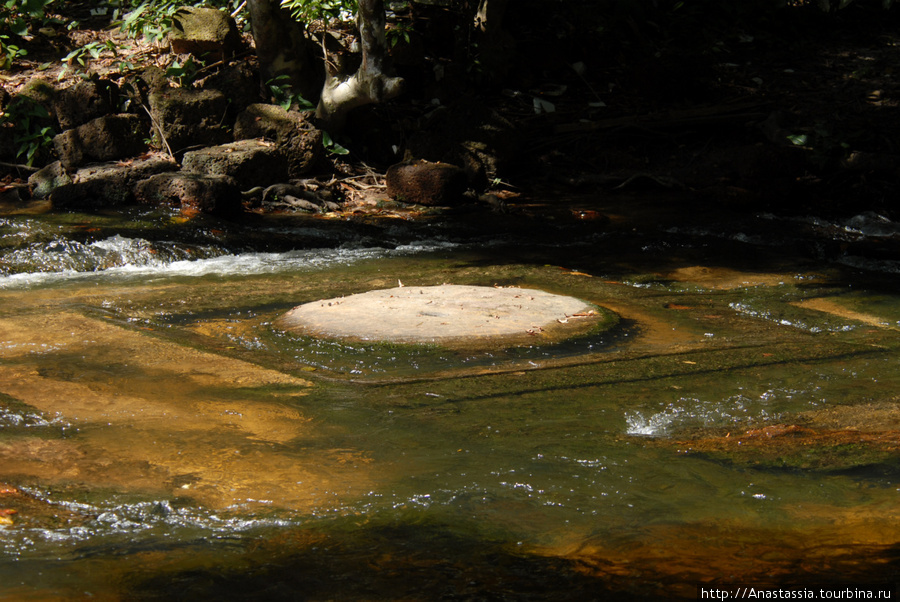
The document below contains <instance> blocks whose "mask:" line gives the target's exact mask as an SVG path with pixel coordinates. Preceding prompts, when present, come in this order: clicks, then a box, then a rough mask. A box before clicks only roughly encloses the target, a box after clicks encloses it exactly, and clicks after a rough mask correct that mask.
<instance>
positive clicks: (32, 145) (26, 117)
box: [0, 96, 56, 167]
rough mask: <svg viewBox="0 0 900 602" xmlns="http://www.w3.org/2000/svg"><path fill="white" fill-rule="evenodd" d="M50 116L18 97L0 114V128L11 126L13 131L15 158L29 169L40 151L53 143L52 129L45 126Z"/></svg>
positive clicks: (34, 104)
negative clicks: (20, 160) (23, 161)
mask: <svg viewBox="0 0 900 602" xmlns="http://www.w3.org/2000/svg"><path fill="white" fill-rule="evenodd" d="M49 118H50V114H49V113H47V109H45V108H44V107H43V106H41V105H40V104H38V103H36V102H35V101H33V100H32V99H30V98H28V97H25V96H19V97H17V98H16V99H15V100H13V101H12V102H11V103H10V104H9V106H8V107H7V108H6V110H5V111H4V112H2V113H0V126H6V125H7V124H11V125H12V127H13V128H14V131H15V138H14V144H15V145H16V148H17V152H16V158H24V159H25V161H26V164H27V165H28V166H29V167H31V166H32V165H33V164H34V161H35V159H37V158H38V157H39V156H40V154H41V151H42V150H43V149H45V148H47V147H48V146H49V145H50V144H51V143H52V142H53V136H54V135H55V133H56V132H54V130H53V128H52V127H50V126H49V125H46V123H47V121H48V120H49Z"/></svg>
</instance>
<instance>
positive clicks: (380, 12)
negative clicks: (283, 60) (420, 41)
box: [316, 0, 403, 133]
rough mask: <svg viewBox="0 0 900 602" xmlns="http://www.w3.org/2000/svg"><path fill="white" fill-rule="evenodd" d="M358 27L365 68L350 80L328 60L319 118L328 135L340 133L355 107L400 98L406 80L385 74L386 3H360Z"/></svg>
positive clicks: (365, 0)
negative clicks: (334, 68) (329, 133)
mask: <svg viewBox="0 0 900 602" xmlns="http://www.w3.org/2000/svg"><path fill="white" fill-rule="evenodd" d="M357 26H358V28H359V37H360V42H361V46H362V64H361V65H360V67H359V69H358V70H357V71H356V73H354V74H353V75H351V76H347V75H346V74H343V73H337V72H333V70H332V68H331V67H330V64H329V62H328V61H327V60H326V78H325V86H324V88H323V89H322V96H321V98H320V99H319V106H318V109H317V110H316V116H317V117H318V118H319V120H320V121H321V123H322V126H323V127H324V128H325V129H327V130H328V131H329V132H332V133H334V132H336V131H339V130H340V129H341V128H342V127H343V125H344V122H345V120H346V117H347V113H348V112H350V111H351V110H352V109H355V108H356V107H360V106H363V105H367V104H372V103H378V102H384V101H386V100H390V99H391V98H394V97H395V96H397V95H398V94H400V92H401V90H402V85H403V80H402V79H401V78H399V77H391V76H390V75H389V74H388V73H386V68H385V56H386V54H387V44H386V43H385V34H384V30H385V14H384V0H359V13H358V14H357Z"/></svg>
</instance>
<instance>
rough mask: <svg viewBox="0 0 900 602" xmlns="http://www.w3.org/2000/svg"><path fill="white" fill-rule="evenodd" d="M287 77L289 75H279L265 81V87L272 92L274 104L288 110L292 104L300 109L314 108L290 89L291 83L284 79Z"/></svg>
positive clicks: (287, 78)
mask: <svg viewBox="0 0 900 602" xmlns="http://www.w3.org/2000/svg"><path fill="white" fill-rule="evenodd" d="M289 79H290V77H288V76H287V75H279V76H277V77H275V78H274V79H270V80H269V81H267V82H266V87H267V88H268V89H269V92H270V93H271V94H272V98H273V99H274V100H275V104H277V105H279V106H280V107H281V108H283V109H284V110H285V111H288V110H290V108H291V107H292V106H294V105H296V106H297V108H298V109H299V110H301V111H312V110H314V109H315V108H316V107H315V106H314V105H313V104H312V103H311V102H309V101H308V100H306V99H305V98H303V96H301V95H300V94H297V93H295V92H294V91H293V90H292V88H291V85H290V84H289V83H287V81H286V80H289Z"/></svg>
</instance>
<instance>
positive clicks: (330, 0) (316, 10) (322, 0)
mask: <svg viewBox="0 0 900 602" xmlns="http://www.w3.org/2000/svg"><path fill="white" fill-rule="evenodd" d="M281 6H283V7H284V8H287V9H288V10H290V11H291V16H293V17H294V18H295V19H296V20H298V21H300V22H302V23H309V22H311V21H318V20H329V19H339V20H341V21H346V20H349V19H351V18H352V17H353V15H355V14H356V10H357V8H358V6H357V3H356V0H281Z"/></svg>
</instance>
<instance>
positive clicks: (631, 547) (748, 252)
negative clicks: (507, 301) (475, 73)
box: [0, 214, 900, 600]
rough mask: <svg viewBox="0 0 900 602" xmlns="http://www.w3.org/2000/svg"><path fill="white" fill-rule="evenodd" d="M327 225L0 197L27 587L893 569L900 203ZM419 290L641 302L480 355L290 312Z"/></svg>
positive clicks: (7, 421) (393, 585) (653, 578)
mask: <svg viewBox="0 0 900 602" xmlns="http://www.w3.org/2000/svg"><path fill="white" fill-rule="evenodd" d="M323 224H324V222H315V221H310V222H297V223H295V222H287V221H279V222H276V223H270V222H264V223H261V224H256V225H254V226H253V227H252V228H250V229H244V230H240V231H239V232H238V233H237V234H235V233H234V232H233V231H229V228H233V229H236V228H235V227H234V226H229V225H228V224H215V223H211V224H198V223H197V222H195V223H188V224H183V223H181V222H171V221H169V218H168V217H166V216H146V215H140V214H136V215H130V216H106V217H101V216H41V217H8V218H3V219H0V235H2V242H0V262H2V263H0V521H2V522H0V555H2V559H3V560H2V562H0V599H9V600H18V599H61V598H64V599H106V600H118V599H121V600H154V599H160V600H172V599H185V600H202V599H247V600H256V599H267V600H269V599H271V600H277V599H283V600H296V599H436V598H449V599H459V598H465V599H472V598H474V599H554V600H559V599H579V600H583V599H610V598H616V597H621V598H623V599H635V598H648V599H656V598H659V597H681V598H693V597H695V596H696V592H697V589H696V588H697V586H698V585H699V584H709V583H723V584H725V583H751V584H753V583H757V584H772V583H818V584H824V583H851V584H859V583H882V582H896V580H897V576H898V564H897V558H898V550H900V548H898V542H900V521H898V520H897V519H898V518H900V505H898V495H900V491H898V477H900V469H898V468H900V465H898V463H897V445H898V442H900V438H898V433H900V417H898V412H897V409H896V405H897V401H898V393H897V392H898V391H900V382H898V380H900V369H898V364H897V357H898V356H897V348H898V345H900V341H898V336H897V335H898V330H900V304H898V297H897V294H896V289H895V288H893V287H892V286H890V285H888V284H887V283H888V282H889V280H890V279H891V278H892V277H894V276H893V274H894V273H895V271H896V270H895V265H896V264H895V263H894V262H893V259H891V258H890V257H886V256H884V255H883V254H877V253H876V254H874V255H872V254H869V255H867V256H866V257H865V258H864V257H863V256H861V255H860V256H857V255H854V254H853V253H854V251H855V250H856V249H858V248H860V245H880V246H882V247H883V246H884V245H889V244H892V243H893V242H894V239H895V238H896V237H897V236H898V229H897V226H896V224H893V223H891V222H889V221H886V220H884V219H881V218H878V217H877V216H871V215H863V216H857V217H856V218H854V220H850V221H847V222H835V221H831V222H826V221H824V220H820V219H813V218H805V219H804V220H798V219H794V220H781V219H779V218H775V217H774V216H770V215H764V216H759V217H758V218H756V219H755V220H753V222H752V224H747V225H746V227H745V228H741V229H740V230H735V229H733V228H732V229H730V230H729V229H724V228H720V227H718V226H715V225H710V224H707V225H705V226H692V227H691V228H686V227H682V226H678V225H671V226H665V227H661V228H660V229H659V230H658V231H656V232H655V233H649V234H648V233H647V232H645V231H641V232H638V231H629V233H628V234H627V236H626V235H623V234H622V233H621V232H618V233H617V231H616V230H615V228H607V227H604V226H600V225H598V226H597V227H596V228H594V229H591V228H588V227H584V226H578V229H574V227H573V229H572V230H567V228H568V226H566V225H564V224H563V225H559V226H558V227H557V226H554V228H556V229H555V230H553V231H552V232H549V233H548V232H544V234H545V235H546V236H545V237H544V238H542V237H541V236H533V235H532V234H528V233H526V235H524V236H521V237H518V238H517V237H516V236H515V235H513V234H509V233H506V234H504V233H498V232H492V233H490V234H486V233H485V232H484V231H483V230H479V229H475V230H466V229H465V228H463V229H461V230H460V231H458V232H456V233H455V234H454V233H453V232H452V231H450V230H449V229H448V230H443V229H441V228H439V227H437V226H428V225H426V226H408V227H403V226H393V225H388V226H383V227H381V228H380V229H370V228H368V227H366V228H355V229H354V228H350V227H347V228H344V229H342V228H336V227H334V226H333V225H323ZM798 224H799V225H798ZM541 229H542V231H545V230H547V229H548V227H547V226H546V225H542V226H541ZM801 229H805V231H806V232H807V238H806V239H804V240H802V241H800V242H798V241H797V240H791V241H790V242H785V238H784V237H783V236H782V233H783V232H793V233H796V232H797V231H798V230H801ZM773 230H775V231H773ZM573 234H574V235H573ZM779 240H780V241H781V242H778V241H779ZM560 241H562V242H560ZM623 241H627V242H623ZM798 245H799V246H800V247H802V248H803V249H804V252H803V253H801V254H798V255H796V256H793V257H792V256H786V255H789V254H790V253H791V252H795V251H796V250H797V247H798ZM854 245H855V246H854ZM865 248H868V246H866V247H865ZM879 248H880V247H879ZM773 249H774V251H773ZM833 249H838V251H833ZM748 257H757V258H758V261H756V262H748ZM773 257H777V259H773ZM703 258H707V261H703ZM751 264H752V265H751ZM398 282H402V283H404V284H405V285H431V284H441V283H445V282H452V283H454V284H480V285H501V286H521V287H526V288H540V289H544V290H548V291H551V292H556V293H562V294H568V295H573V296H576V297H579V298H582V299H584V300H587V301H590V302H593V303H597V304H599V305H601V306H603V307H606V308H608V309H610V310H612V311H614V312H616V313H617V314H618V316H619V318H620V321H619V323H618V325H617V326H616V327H614V328H613V329H611V330H609V331H606V332H603V333H597V334H595V335H591V336H588V337H585V338H582V339H577V340H574V341H570V342H567V343H564V344H559V345H555V346H544V345H541V344H540V340H539V338H536V339H535V344H534V345H533V346H532V347H528V348H521V349H512V350H503V349H495V350H493V351H488V352H478V353H465V352H461V351H447V350H441V349H437V348H428V347H410V346H403V345H385V344H374V343H341V342H336V341H319V340H313V339H309V338H304V337H299V336H295V335H291V334H287V333H284V332H281V331H279V330H278V328H277V327H276V326H275V325H274V321H275V320H276V318H277V317H278V316H280V315H281V314H282V313H284V312H285V311H287V310H288V309H290V308H291V307H292V306H294V305H297V304H300V303H303V302H307V301H311V300H315V299H319V298H330V297H334V296H340V295H343V294H352V293H356V292H362V291H365V290H371V289H376V288H390V287H393V286H396V285H397V284H398Z"/></svg>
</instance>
